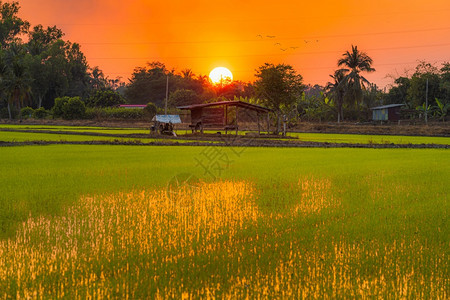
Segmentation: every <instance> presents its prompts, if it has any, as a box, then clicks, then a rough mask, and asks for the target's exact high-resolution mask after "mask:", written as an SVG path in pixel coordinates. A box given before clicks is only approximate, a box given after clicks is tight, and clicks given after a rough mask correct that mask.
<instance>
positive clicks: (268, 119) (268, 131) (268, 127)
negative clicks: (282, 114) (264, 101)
mask: <svg viewBox="0 0 450 300" xmlns="http://www.w3.org/2000/svg"><path fill="white" fill-rule="evenodd" d="M267 134H270V116H269V113H267Z"/></svg>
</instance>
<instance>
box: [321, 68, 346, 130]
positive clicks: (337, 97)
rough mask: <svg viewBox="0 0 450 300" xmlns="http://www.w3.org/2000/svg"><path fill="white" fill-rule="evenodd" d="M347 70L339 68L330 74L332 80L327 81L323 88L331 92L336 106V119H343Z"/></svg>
mask: <svg viewBox="0 0 450 300" xmlns="http://www.w3.org/2000/svg"><path fill="white" fill-rule="evenodd" d="M345 73H347V71H346V70H344V69H339V70H336V71H335V72H334V75H330V77H331V78H333V81H334V82H328V84H327V86H326V87H325V89H326V90H327V91H328V92H329V93H330V94H331V97H332V98H333V99H334V101H335V103H336V108H337V121H338V123H339V122H340V121H341V120H344V111H343V106H344V96H345V91H346V88H347V87H346V78H345V77H346V74H345Z"/></svg>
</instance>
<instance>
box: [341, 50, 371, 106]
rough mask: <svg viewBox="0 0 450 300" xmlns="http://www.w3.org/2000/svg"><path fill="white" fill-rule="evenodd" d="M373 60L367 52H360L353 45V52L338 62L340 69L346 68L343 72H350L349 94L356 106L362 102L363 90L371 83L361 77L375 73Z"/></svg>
mask: <svg viewBox="0 0 450 300" xmlns="http://www.w3.org/2000/svg"><path fill="white" fill-rule="evenodd" d="M372 63H373V60H372V58H370V57H369V56H368V55H367V54H366V53H365V52H361V51H359V50H358V47H357V46H353V45H352V51H351V52H349V51H347V52H345V53H344V54H343V57H342V58H341V59H340V60H339V61H338V66H339V67H344V68H343V69H342V70H344V71H345V72H348V74H347V75H346V76H345V81H346V86H347V93H346V96H347V97H349V98H350V99H349V100H353V101H354V103H355V104H357V103H358V102H360V101H361V100H362V97H363V95H362V89H365V85H366V84H369V81H368V80H367V79H366V78H364V77H363V76H361V74H360V73H361V72H369V73H370V72H374V71H375V69H374V68H372Z"/></svg>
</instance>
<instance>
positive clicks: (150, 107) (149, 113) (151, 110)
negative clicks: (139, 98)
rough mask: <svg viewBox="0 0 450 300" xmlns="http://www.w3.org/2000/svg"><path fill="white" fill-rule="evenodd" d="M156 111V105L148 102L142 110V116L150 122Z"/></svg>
mask: <svg viewBox="0 0 450 300" xmlns="http://www.w3.org/2000/svg"><path fill="white" fill-rule="evenodd" d="M157 111H158V108H157V107H156V105H155V104H154V103H152V102H149V103H148V104H147V106H146V107H145V108H144V114H145V115H146V117H147V118H148V119H149V120H151V119H153V117H154V116H155V115H156V112H157Z"/></svg>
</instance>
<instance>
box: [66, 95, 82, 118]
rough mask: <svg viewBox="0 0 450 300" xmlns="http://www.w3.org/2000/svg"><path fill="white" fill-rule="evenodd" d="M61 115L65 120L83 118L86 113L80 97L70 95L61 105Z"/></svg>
mask: <svg viewBox="0 0 450 300" xmlns="http://www.w3.org/2000/svg"><path fill="white" fill-rule="evenodd" d="M62 110H63V115H62V117H63V118H64V119H66V120H74V119H83V118H84V116H85V113H86V106H85V105H84V102H83V101H81V99H80V97H72V98H69V100H68V101H67V102H66V103H65V104H64V106H63V107H62Z"/></svg>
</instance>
